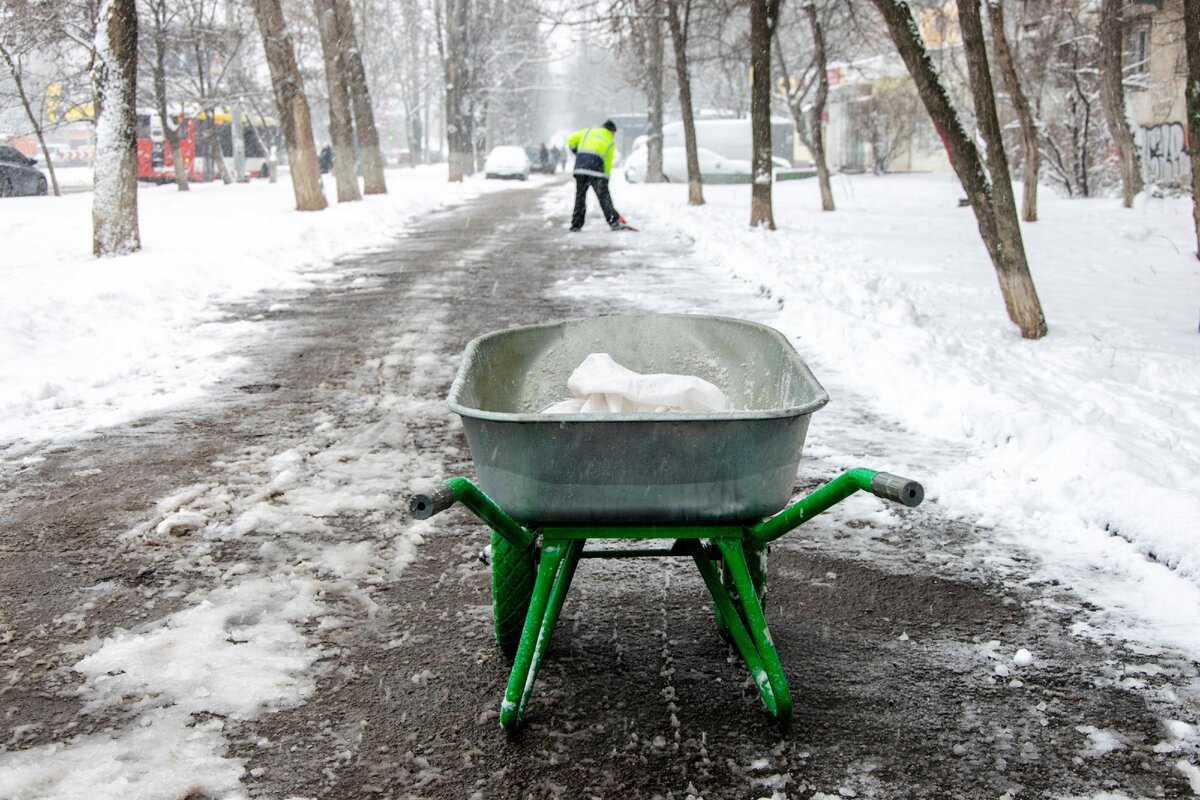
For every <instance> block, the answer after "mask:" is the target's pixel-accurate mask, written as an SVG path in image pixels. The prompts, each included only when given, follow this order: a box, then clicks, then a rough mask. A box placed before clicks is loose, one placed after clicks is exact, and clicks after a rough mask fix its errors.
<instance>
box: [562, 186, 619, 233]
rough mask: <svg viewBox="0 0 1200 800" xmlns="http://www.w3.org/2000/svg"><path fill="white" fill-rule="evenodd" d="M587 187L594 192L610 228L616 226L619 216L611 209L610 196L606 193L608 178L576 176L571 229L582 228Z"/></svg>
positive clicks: (585, 208) (585, 209) (585, 210)
mask: <svg viewBox="0 0 1200 800" xmlns="http://www.w3.org/2000/svg"><path fill="white" fill-rule="evenodd" d="M589 186H590V187H592V190H593V191H595V192H596V199H597V200H599V201H600V208H601V209H602V210H603V211H604V219H605V220H606V221H607V222H608V224H609V226H610V227H611V226H613V225H616V224H617V222H618V217H619V215H618V214H617V210H616V209H615V208H613V202H612V195H610V194H609V193H608V178H597V177H596V176H595V175H576V176H575V213H573V214H572V215H571V227H572V228H582V227H583V217H584V214H585V213H587V190H588V187H589Z"/></svg>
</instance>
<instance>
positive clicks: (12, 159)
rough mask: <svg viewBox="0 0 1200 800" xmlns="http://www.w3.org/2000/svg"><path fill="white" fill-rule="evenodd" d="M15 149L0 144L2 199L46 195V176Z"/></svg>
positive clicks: (32, 160) (0, 188)
mask: <svg viewBox="0 0 1200 800" xmlns="http://www.w3.org/2000/svg"><path fill="white" fill-rule="evenodd" d="M36 163H37V159H36V158H26V157H25V155H24V154H22V153H21V151H20V150H18V149H17V148H15V147H10V146H8V145H6V144H0V197H23V196H25V195H38V194H45V193H46V176H45V175H43V174H42V171H41V170H40V169H38V168H37V167H35V166H34V164H36Z"/></svg>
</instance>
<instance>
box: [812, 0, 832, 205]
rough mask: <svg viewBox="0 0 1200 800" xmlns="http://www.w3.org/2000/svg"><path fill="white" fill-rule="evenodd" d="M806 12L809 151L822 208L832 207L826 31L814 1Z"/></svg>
mask: <svg viewBox="0 0 1200 800" xmlns="http://www.w3.org/2000/svg"><path fill="white" fill-rule="evenodd" d="M804 12H805V13H806V14H807V15H808V25H809V27H810V28H812V35H813V50H814V52H813V57H814V59H815V61H816V68H817V96H816V98H814V100H813V111H812V134H811V135H812V140H811V141H812V151H813V161H815V162H817V180H818V181H819V182H820V185H821V208H822V209H823V210H824V211H833V210H835V208H836V206H835V205H834V203H833V185H832V184H831V183H830V180H829V165H828V164H827V163H826V161H825V133H824V124H823V123H822V118H823V117H824V116H825V103H826V101H827V100H828V99H829V59H828V57H827V55H826V51H825V31H824V30H823V29H822V27H821V20H820V19H819V18H818V17H817V7H816V5H815V4H813V3H807V4H806V5H805V6H804Z"/></svg>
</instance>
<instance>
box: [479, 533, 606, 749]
mask: <svg viewBox="0 0 1200 800" xmlns="http://www.w3.org/2000/svg"><path fill="white" fill-rule="evenodd" d="M584 541H585V540H583V539H571V540H567V541H562V540H548V541H545V542H544V543H543V545H542V559H541V563H540V564H539V565H538V574H537V580H536V581H535V583H534V585H533V598H532V600H530V603H529V613H528V614H527V615H526V616H525V627H524V629H522V631H521V643H520V645H518V646H517V655H516V658H515V659H514V660H513V668H512V674H511V675H510V676H509V678H508V689H507V690H506V691H505V693H504V702H503V703H502V704H501V706H500V725H501V726H502V727H504V728H506V729H509V730H511V729H513V728H515V727H516V726H517V724H518V723H519V722H520V721H521V717H522V716H523V715H524V714H525V705H526V703H528V702H529V695H530V693H531V692H532V691H533V682H534V681H535V680H536V679H537V674H538V670H539V669H540V667H541V665H542V658H543V657H544V656H545V655H546V648H547V647H548V646H549V644H550V637H551V636H552V635H553V634H554V626H555V625H556V624H557V623H558V615H559V613H560V612H561V611H562V607H563V601H564V600H565V599H566V596H567V590H568V589H569V588H570V587H571V579H572V578H574V577H575V567H576V566H578V565H579V557H580V554H581V553H582V552H583V545H584ZM560 567H561V569H560Z"/></svg>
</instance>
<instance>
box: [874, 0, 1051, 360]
mask: <svg viewBox="0 0 1200 800" xmlns="http://www.w3.org/2000/svg"><path fill="white" fill-rule="evenodd" d="M872 2H873V3H874V5H875V7H876V9H878V11H879V13H880V15H881V16H882V17H883V19H884V21H885V22H886V23H887V27H888V33H889V34H890V35H891V38H892V41H893V42H894V43H895V45H896V50H897V51H898V52H899V53H900V57H901V58H902V59H903V60H904V64H905V66H906V67H907V68H908V72H909V74H910V75H912V78H913V82H914V83H915V84H916V87H917V93H918V94H919V95H920V97H921V101H922V103H924V105H925V108H926V110H927V111H928V112H929V116H930V118H931V119H932V120H933V124H934V125H935V126H936V127H937V128H938V129H939V130H940V131H941V133H942V135H943V137H944V139H945V142H946V149H947V150H948V151H949V155H950V163H951V165H952V166H953V167H954V172H955V174H957V175H958V180H959V182H960V183H961V184H962V187H963V191H965V192H966V194H967V199H968V200H969V201H970V203H971V209H972V211H974V213H975V220H976V222H977V224H978V226H979V234H980V237H981V238H982V239H983V244H984V247H986V248H987V251H988V255H989V256H990V257H991V260H992V266H993V267H994V268H995V270H996V276H997V279H998V281H999V283H1000V292H1001V294H1002V295H1003V296H1004V305H1005V308H1006V309H1007V310H1008V316H1009V319H1011V320H1012V321H1013V322H1014V323H1016V325H1017V327H1018V328H1020V329H1021V335H1022V336H1024V337H1025V338H1026V339H1039V338H1041V337H1042V336H1045V335H1046V320H1045V317H1044V315H1043V314H1042V309H1041V304H1040V302H1039V301H1038V297H1037V293H1036V292H1035V291H1033V279H1032V277H1031V276H1030V275H1029V270H1028V265H1027V264H1026V262H1025V256H1024V250H1023V248H1022V249H1021V252H1020V253H1019V255H1018V254H1014V253H1013V252H1012V251H1011V247H1006V246H1005V245H1006V244H1009V243H1008V241H1007V240H1006V239H1003V238H1002V236H1001V233H1000V228H1001V227H1007V226H998V225H997V222H996V213H997V210H996V205H995V202H994V199H993V194H992V192H993V189H992V184H991V183H990V182H989V180H988V176H987V173H986V172H985V170H984V165H983V162H982V160H981V159H980V156H979V151H978V150H976V149H975V145H974V143H973V142H972V140H971V137H969V136H968V135H967V132H966V130H964V129H963V126H962V123H961V122H960V121H959V118H958V114H957V113H956V112H955V111H954V106H953V105H952V104H951V103H950V98H949V96H948V95H947V94H946V89H945V87H943V86H942V84H941V81H940V80H939V78H938V73H937V70H936V69H935V67H934V66H933V62H932V61H931V60H930V58H929V54H928V52H927V51H926V50H925V45H924V43H923V42H922V41H921V35H920V33H918V31H917V26H916V23H915V22H914V21H913V17H912V11H911V10H910V9H909V6H908V3H907V2H905V0H872ZM958 6H959V23H960V26H961V27H962V29H963V43H964V49H967V50H968V52H969V51H970V50H971V49H974V50H975V51H976V52H975V53H974V54H970V53H969V55H968V58H969V59H971V61H974V62H975V65H976V66H975V68H974V69H973V77H972V80H971V84H972V90H974V89H975V87H976V84H977V83H979V82H980V81H982V77H981V76H980V77H975V76H974V75H975V73H978V72H979V69H978V66H979V60H980V57H981V56H982V58H983V60H984V63H985V64H986V53H984V52H983V51H982V48H983V33H982V28H981V27H978V26H975V25H972V24H970V22H969V21H968V22H967V23H964V22H963V11H964V10H965V11H966V12H967V15H968V16H970V15H971V14H972V12H973V19H974V20H976V21H978V19H979V7H978V0H959V3H958ZM972 6H974V8H973V9H972ZM971 61H969V62H968V64H970V63H971ZM980 88H982V87H980ZM986 95H987V96H985V97H984V98H983V100H984V101H985V102H984V103H983V105H986V100H987V98H988V97H990V95H991V92H990V84H989V91H988V92H987V93H986ZM979 105H980V98H978V97H977V98H976V107H977V108H976V111H977V113H978V111H979V108H978V106H979ZM985 111H986V109H985ZM991 113H992V116H993V117H994V116H995V102H994V99H993V101H992V110H991ZM997 127H998V123H997ZM1006 169H1007V167H1006ZM999 174H1000V175H1002V177H1003V178H1004V179H1007V178H1008V174H1007V172H1006V171H1005V172H1002V173H999ZM1011 194H1012V189H1011V185H1010V188H1009V197H1010V198H1011ZM1012 216H1013V221H1014V223H1015V219H1016V211H1015V208H1014V209H1013V211H1012ZM1017 230H1018V231H1019V230H1020V229H1019V226H1018V227H1017ZM1018 246H1019V239H1018Z"/></svg>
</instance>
